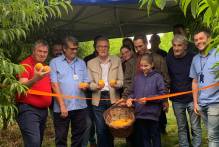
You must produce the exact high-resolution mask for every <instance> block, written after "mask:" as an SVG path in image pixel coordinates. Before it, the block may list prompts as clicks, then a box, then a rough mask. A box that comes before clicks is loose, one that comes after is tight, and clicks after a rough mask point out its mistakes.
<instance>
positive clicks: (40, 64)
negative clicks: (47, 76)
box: [34, 63, 43, 71]
mask: <svg viewBox="0 0 219 147" xmlns="http://www.w3.org/2000/svg"><path fill="white" fill-rule="evenodd" d="M42 67H43V64H42V63H37V64H36V65H35V67H34V68H35V69H36V70H37V71H40V69H41V68H42Z"/></svg>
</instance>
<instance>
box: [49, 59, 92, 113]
mask: <svg viewBox="0 0 219 147" xmlns="http://www.w3.org/2000/svg"><path fill="white" fill-rule="evenodd" d="M50 67H51V69H52V71H51V74H50V77H51V80H52V82H54V83H58V84H59V88H60V90H61V93H62V94H63V95H68V96H79V97H85V94H84V92H83V91H82V90H80V89H79V84H80V82H90V80H89V78H88V73H87V68H86V64H85V62H84V61H83V60H81V59H79V58H77V57H76V58H75V59H74V60H73V61H72V62H70V63H68V62H67V60H66V58H65V56H64V55H61V56H59V57H56V58H54V59H52V60H51V62H50ZM64 103H65V105H66V107H67V110H68V111H71V110H78V109H84V108H86V107H87V104H86V100H82V99H69V98H64ZM53 108H54V110H53V111H54V112H60V108H59V105H58V103H57V102H56V101H54V107H53Z"/></svg>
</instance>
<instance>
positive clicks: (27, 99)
mask: <svg viewBox="0 0 219 147" xmlns="http://www.w3.org/2000/svg"><path fill="white" fill-rule="evenodd" d="M21 64H22V65H23V66H24V67H25V71H24V72H23V73H21V74H20V75H19V77H20V78H27V79H28V80H30V79H32V78H33V76H34V66H35V64H36V62H35V60H34V58H33V57H32V56H29V57H27V58H26V59H25V60H23V61H22V62H21ZM30 89H32V90H38V91H43V92H49V93H51V81H50V76H49V74H47V75H46V76H45V77H44V78H42V79H41V80H39V81H37V82H36V83H34V84H33V86H32V87H31V88H30ZM16 101H17V102H19V103H25V104H29V105H32V106H34V107H37V108H47V107H49V105H50V104H51V97H50V96H41V95H33V94H27V95H22V96H20V97H17V98H16Z"/></svg>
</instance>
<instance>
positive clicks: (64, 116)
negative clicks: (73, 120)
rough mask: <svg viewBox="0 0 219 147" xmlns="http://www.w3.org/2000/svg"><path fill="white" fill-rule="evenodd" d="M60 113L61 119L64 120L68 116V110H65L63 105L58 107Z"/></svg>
mask: <svg viewBox="0 0 219 147" xmlns="http://www.w3.org/2000/svg"><path fill="white" fill-rule="evenodd" d="M60 112H61V114H60V116H61V117H62V118H66V117H67V116H68V110H67V109H66V107H65V104H63V105H62V106H60Z"/></svg>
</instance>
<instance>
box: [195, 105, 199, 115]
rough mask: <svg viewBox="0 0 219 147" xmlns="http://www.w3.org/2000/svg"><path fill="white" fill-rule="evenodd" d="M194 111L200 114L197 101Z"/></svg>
mask: <svg viewBox="0 0 219 147" xmlns="http://www.w3.org/2000/svg"><path fill="white" fill-rule="evenodd" d="M194 112H195V113H196V114H197V115H200V113H199V111H198V104H197V103H194Z"/></svg>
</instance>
